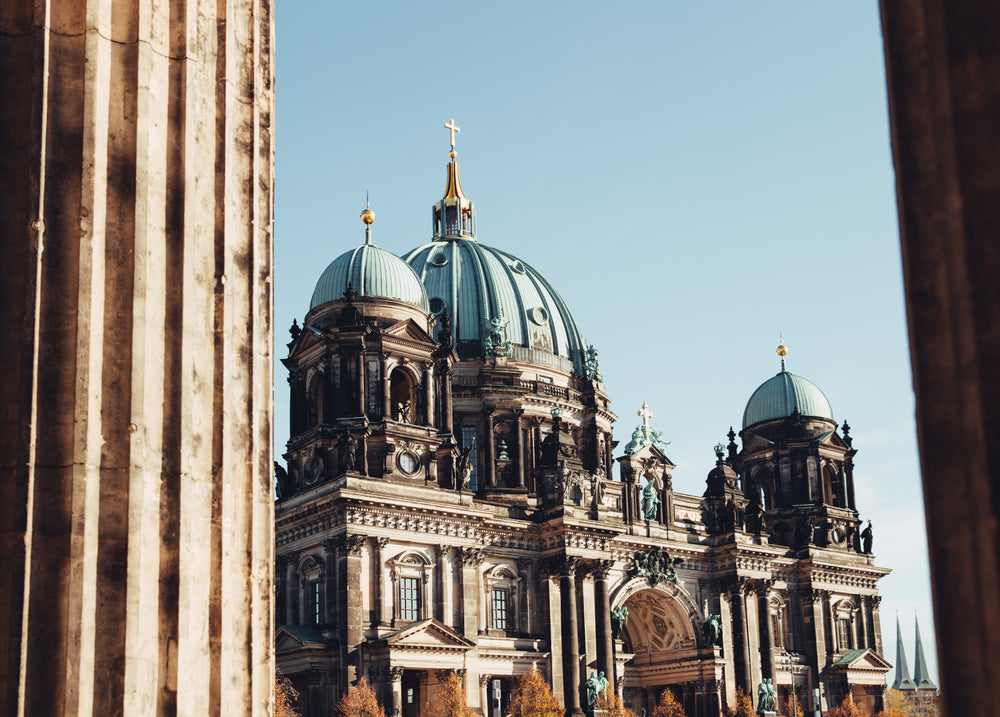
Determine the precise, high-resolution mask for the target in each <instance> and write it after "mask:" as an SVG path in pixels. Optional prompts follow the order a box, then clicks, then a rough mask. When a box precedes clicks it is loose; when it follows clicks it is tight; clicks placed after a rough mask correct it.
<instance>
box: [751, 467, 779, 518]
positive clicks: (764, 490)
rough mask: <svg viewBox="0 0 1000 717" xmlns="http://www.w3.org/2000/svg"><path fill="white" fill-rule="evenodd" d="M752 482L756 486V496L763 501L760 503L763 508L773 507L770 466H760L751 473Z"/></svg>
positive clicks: (772, 481)
mask: <svg viewBox="0 0 1000 717" xmlns="http://www.w3.org/2000/svg"><path fill="white" fill-rule="evenodd" d="M753 482H754V484H755V485H756V486H757V493H758V496H757V497H758V498H759V499H760V500H761V501H763V502H762V503H761V505H762V506H763V507H764V510H770V509H771V508H774V507H775V505H774V499H775V493H774V473H772V472H771V469H770V468H761V469H759V470H758V471H757V472H756V473H754V475H753ZM748 497H750V496H748Z"/></svg>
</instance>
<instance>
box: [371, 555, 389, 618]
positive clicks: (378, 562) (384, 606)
mask: <svg viewBox="0 0 1000 717" xmlns="http://www.w3.org/2000/svg"><path fill="white" fill-rule="evenodd" d="M388 544H389V539H388V538H386V537H385V536H382V537H379V538H375V551H374V552H375V555H374V561H373V562H374V564H373V565H372V570H374V571H375V599H376V601H377V603H378V604H377V605H375V614H376V615H377V616H378V621H379V624H380V625H388V624H390V623H391V622H392V616H391V615H390V613H389V606H390V605H391V604H392V601H391V600H390V598H389V595H388V594H387V593H388V590H389V588H390V586H391V584H392V583H391V581H389V580H386V579H385V578H386V570H385V558H384V556H383V555H382V552H383V551H384V550H385V548H386V546H387V545H388Z"/></svg>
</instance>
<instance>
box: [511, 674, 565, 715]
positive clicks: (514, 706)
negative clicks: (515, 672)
mask: <svg viewBox="0 0 1000 717" xmlns="http://www.w3.org/2000/svg"><path fill="white" fill-rule="evenodd" d="M565 711H566V710H565V709H564V708H563V706H562V703H560V702H559V699H558V698H557V697H556V696H555V695H554V694H552V688H551V687H549V683H548V682H546V681H545V678H543V677H542V676H541V675H540V674H539V673H538V671H537V670H532V671H531V672H529V673H528V674H526V675H524V676H523V677H521V679H520V680H518V682H517V690H515V692H514V699H513V701H512V702H511V703H510V708H509V709H508V712H507V714H509V715H511V716H512V717H563V713H565Z"/></svg>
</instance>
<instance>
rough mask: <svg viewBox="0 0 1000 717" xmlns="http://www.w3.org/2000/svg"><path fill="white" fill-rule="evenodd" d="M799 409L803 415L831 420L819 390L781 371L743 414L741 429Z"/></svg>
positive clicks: (768, 381) (829, 411)
mask: <svg viewBox="0 0 1000 717" xmlns="http://www.w3.org/2000/svg"><path fill="white" fill-rule="evenodd" d="M796 409H798V411H799V413H801V414H802V415H803V416H811V417H816V418H828V419H830V420H831V421H832V420H833V409H832V408H830V402H829V401H828V400H827V398H826V396H825V395H824V394H823V392H822V391H821V390H820V389H819V387H818V386H817V385H816V384H814V383H813V382H812V381H809V380H808V379H804V378H802V377H801V376H796V375H795V374H793V373H789V372H787V371H785V370H782V371H781V372H780V373H778V375H776V376H773V377H772V378H769V379H768V380H767V381H765V382H764V383H762V384H761V385H760V386H759V387H758V388H757V390H756V391H754V392H753V395H752V396H750V400H749V401H747V407H746V410H744V411H743V428H747V427H748V426H752V425H754V424H755V423H761V422H763V421H770V420H773V419H775V418H785V417H787V416H790V415H792V412H793V411H795V410H796Z"/></svg>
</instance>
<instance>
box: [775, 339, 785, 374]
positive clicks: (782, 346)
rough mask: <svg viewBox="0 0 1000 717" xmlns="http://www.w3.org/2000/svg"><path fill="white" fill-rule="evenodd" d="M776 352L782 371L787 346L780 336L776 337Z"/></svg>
mask: <svg viewBox="0 0 1000 717" xmlns="http://www.w3.org/2000/svg"><path fill="white" fill-rule="evenodd" d="M776 353H777V354H778V355H779V356H780V357H781V370H782V371H784V370H785V356H787V355H788V347H787V346H785V342H784V340H783V339H781V338H779V339H778V349H777V352H776Z"/></svg>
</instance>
